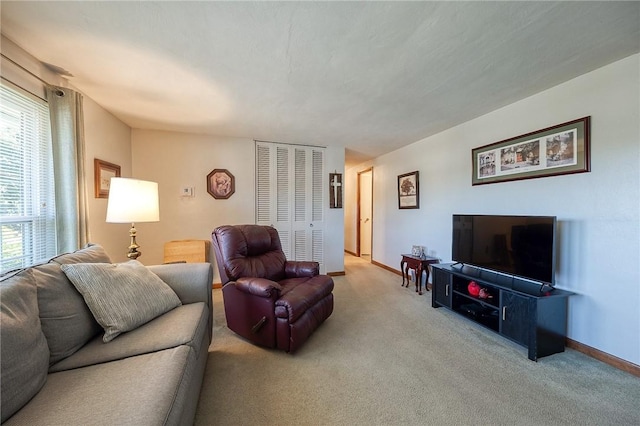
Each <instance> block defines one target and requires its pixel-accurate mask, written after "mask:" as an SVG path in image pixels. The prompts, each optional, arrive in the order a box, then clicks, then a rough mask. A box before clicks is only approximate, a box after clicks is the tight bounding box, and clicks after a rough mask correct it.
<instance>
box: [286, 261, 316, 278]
mask: <svg viewBox="0 0 640 426" xmlns="http://www.w3.org/2000/svg"><path fill="white" fill-rule="evenodd" d="M284 274H285V275H286V277H287V278H299V277H315V276H316V275H318V274H320V264H319V263H318V262H303V261H294V260H287V261H286V262H285V264H284Z"/></svg>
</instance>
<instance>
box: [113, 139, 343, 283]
mask: <svg viewBox="0 0 640 426" xmlns="http://www.w3.org/2000/svg"><path fill="white" fill-rule="evenodd" d="M132 154H133V155H132V158H133V177H135V178H139V179H144V180H151V181H154V182H158V188H159V192H160V222H158V223H141V224H136V228H137V229H138V236H139V237H138V244H140V245H141V250H142V252H143V253H144V254H143V256H142V257H141V258H140V260H141V261H142V262H143V263H145V264H155V263H162V260H163V247H164V243H165V242H167V241H172V240H181V239H202V240H210V239H211V232H212V231H213V229H215V228H216V227H217V226H221V225H234V224H242V223H255V143H254V141H253V140H252V139H242V138H228V137H213V136H204V135H196V134H190V133H179V132H166V131H153V130H140V129H135V130H133V132H132ZM325 159H326V171H327V173H326V175H327V179H328V176H329V171H331V172H333V171H334V170H336V171H338V172H343V171H344V150H343V149H335V148H330V149H327V151H326V157H325ZM213 169H227V170H229V172H231V173H232V174H233V175H234V177H235V186H236V192H235V194H234V195H232V196H231V197H230V198H229V199H226V200H216V199H214V198H213V197H212V196H211V195H209V194H208V193H207V188H206V176H207V175H208V174H209V173H210V172H211V171H212V170H213ZM182 187H193V188H194V196H193V197H182V196H181V188H182ZM328 202H329V201H328V196H327V205H328ZM113 226H119V225H113ZM121 228H122V229H121V230H118V233H119V234H120V233H122V234H123V237H124V236H126V229H125V228H127V226H124V225H122V226H121ZM127 229H128V228H127ZM325 229H326V230H327V233H326V234H325V254H326V255H325V264H326V268H327V271H328V272H338V271H343V270H344V256H343V255H342V253H343V247H344V245H343V241H344V234H343V232H344V213H343V210H342V209H329V208H327V209H326V223H325ZM124 242H125V240H124V238H123V244H124ZM127 244H128V243H127ZM211 261H212V263H214V259H213V253H211ZM216 269H217V268H216ZM218 280H219V274H218V271H217V270H215V278H214V281H215V282H217V281H218Z"/></svg>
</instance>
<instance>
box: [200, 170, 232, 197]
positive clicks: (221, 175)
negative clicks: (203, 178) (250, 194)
mask: <svg viewBox="0 0 640 426" xmlns="http://www.w3.org/2000/svg"><path fill="white" fill-rule="evenodd" d="M207 192H208V193H209V195H211V196H212V197H213V198H215V199H216V200H226V199H227V198H229V197H231V196H232V195H233V194H234V192H236V178H235V177H234V176H233V175H232V174H231V172H229V170H227V169H213V170H212V171H211V173H209V174H208V175H207Z"/></svg>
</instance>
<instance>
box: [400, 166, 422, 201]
mask: <svg viewBox="0 0 640 426" xmlns="http://www.w3.org/2000/svg"><path fill="white" fill-rule="evenodd" d="M398 208H399V209H419V208H420V185H419V180H418V172H417V171H415V172H411V173H405V174H403V175H399V176H398Z"/></svg>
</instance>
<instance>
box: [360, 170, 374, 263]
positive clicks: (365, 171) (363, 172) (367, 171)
mask: <svg viewBox="0 0 640 426" xmlns="http://www.w3.org/2000/svg"><path fill="white" fill-rule="evenodd" d="M369 172H371V252H372V253H371V259H372V260H373V167H369V168H367V169H364V170H361V171H359V172H358V179H357V194H356V256H358V257H360V236H361V230H360V227H361V225H362V220H361V219H362V218H361V217H360V216H361V214H362V211H361V207H360V203H361V202H362V201H361V199H360V191H361V190H362V189H361V186H360V178H361V175H363V174H365V173H369Z"/></svg>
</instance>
